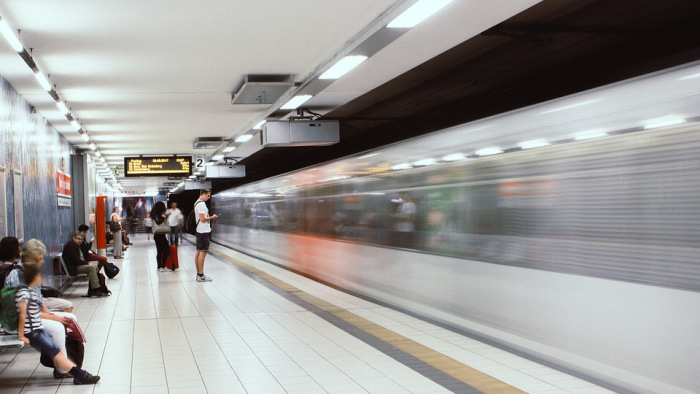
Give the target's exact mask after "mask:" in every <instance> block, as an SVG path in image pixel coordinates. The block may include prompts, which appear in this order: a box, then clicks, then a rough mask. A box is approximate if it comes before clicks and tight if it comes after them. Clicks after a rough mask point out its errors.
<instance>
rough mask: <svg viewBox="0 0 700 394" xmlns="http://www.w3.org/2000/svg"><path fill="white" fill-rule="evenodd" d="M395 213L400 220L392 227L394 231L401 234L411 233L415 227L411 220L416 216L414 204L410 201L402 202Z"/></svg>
mask: <svg viewBox="0 0 700 394" xmlns="http://www.w3.org/2000/svg"><path fill="white" fill-rule="evenodd" d="M396 213H397V215H398V216H399V217H400V219H399V221H398V222H397V223H396V225H395V226H394V229H395V230H396V231H400V232H403V233H408V232H411V231H413V229H414V228H415V226H414V225H413V219H412V218H413V216H414V215H415V214H416V204H414V203H412V202H410V201H404V202H402V203H401V205H399V208H398V210H397V212H396Z"/></svg>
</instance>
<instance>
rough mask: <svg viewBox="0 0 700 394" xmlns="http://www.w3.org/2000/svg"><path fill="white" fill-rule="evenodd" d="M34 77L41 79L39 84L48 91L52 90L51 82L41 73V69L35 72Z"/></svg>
mask: <svg viewBox="0 0 700 394" xmlns="http://www.w3.org/2000/svg"><path fill="white" fill-rule="evenodd" d="M34 78H36V80H37V81H39V85H41V87H42V88H43V89H44V90H46V91H47V92H50V91H51V82H49V80H48V79H47V78H46V77H45V76H44V74H42V73H41V71H35V72H34Z"/></svg>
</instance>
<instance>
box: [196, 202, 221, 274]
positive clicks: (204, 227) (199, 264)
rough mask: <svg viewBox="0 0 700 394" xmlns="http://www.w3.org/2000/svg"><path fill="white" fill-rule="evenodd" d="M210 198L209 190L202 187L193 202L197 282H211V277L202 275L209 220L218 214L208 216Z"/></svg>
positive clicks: (209, 234) (207, 246) (208, 234)
mask: <svg viewBox="0 0 700 394" xmlns="http://www.w3.org/2000/svg"><path fill="white" fill-rule="evenodd" d="M210 198H211V190H209V189H202V190H201V191H200V192H199V199H198V200H197V202H195V203H194V213H195V216H196V217H197V234H196V237H197V252H196V253H195V255H194V264H195V267H196V268H197V278H196V279H197V282H211V277H209V276H206V275H204V258H205V257H207V252H208V251H209V240H210V236H211V223H210V222H211V221H212V220H215V219H216V218H218V217H219V216H218V215H212V216H209V208H207V201H208V200H209V199H210Z"/></svg>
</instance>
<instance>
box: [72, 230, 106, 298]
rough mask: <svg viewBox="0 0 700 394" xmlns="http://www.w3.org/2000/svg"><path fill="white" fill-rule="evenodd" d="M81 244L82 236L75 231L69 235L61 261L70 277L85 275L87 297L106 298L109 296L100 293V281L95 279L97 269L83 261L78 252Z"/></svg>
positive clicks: (80, 253)
mask: <svg viewBox="0 0 700 394" xmlns="http://www.w3.org/2000/svg"><path fill="white" fill-rule="evenodd" d="M82 243H83V236H82V234H80V233H79V232H77V231H76V232H74V233H72V234H71V240H70V241H68V242H66V244H65V245H63V261H65V263H66V268H68V273H69V274H70V275H72V276H76V275H78V274H87V276H88V280H89V281H90V289H89V290H88V293H87V296H88V297H104V296H107V295H109V294H105V293H103V292H101V291H100V280H99V279H98V278H97V269H95V266H93V265H90V263H89V262H87V261H85V258H84V257H83V252H82V251H81V250H80V244H82Z"/></svg>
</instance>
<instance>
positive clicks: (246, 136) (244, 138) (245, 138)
mask: <svg viewBox="0 0 700 394" xmlns="http://www.w3.org/2000/svg"><path fill="white" fill-rule="evenodd" d="M251 138H253V136H252V135H250V134H243V135H242V136H240V137H238V138H236V141H235V142H248V141H250V139H251Z"/></svg>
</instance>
